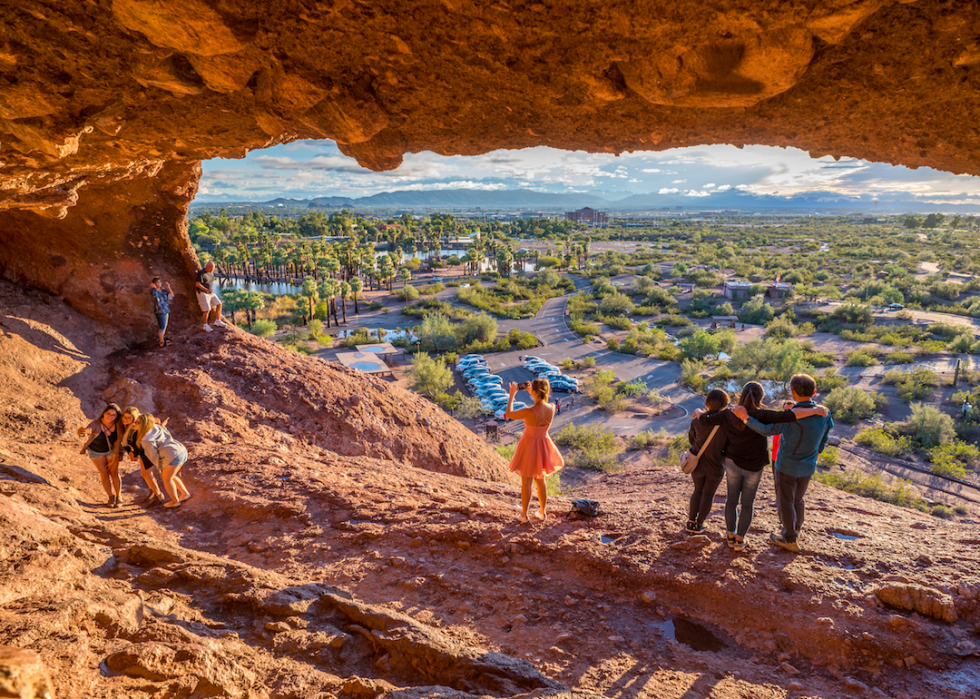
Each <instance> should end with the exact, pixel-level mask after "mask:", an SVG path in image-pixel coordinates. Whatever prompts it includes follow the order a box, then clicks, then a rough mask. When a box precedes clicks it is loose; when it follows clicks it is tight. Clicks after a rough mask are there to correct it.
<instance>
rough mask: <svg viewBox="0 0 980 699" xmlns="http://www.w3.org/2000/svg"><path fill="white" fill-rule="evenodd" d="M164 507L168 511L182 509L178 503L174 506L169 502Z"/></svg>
mask: <svg viewBox="0 0 980 699" xmlns="http://www.w3.org/2000/svg"><path fill="white" fill-rule="evenodd" d="M163 507H164V508H165V509H167V510H176V509H177V508H178V507H180V503H179V502H178V503H176V504H174V503H173V502H168V503H167V504H166V505H164V506H163Z"/></svg>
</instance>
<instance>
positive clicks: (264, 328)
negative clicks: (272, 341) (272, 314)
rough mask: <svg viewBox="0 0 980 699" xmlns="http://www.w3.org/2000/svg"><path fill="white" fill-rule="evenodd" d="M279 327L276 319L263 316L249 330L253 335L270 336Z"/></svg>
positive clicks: (321, 327) (321, 325) (321, 326)
mask: <svg viewBox="0 0 980 699" xmlns="http://www.w3.org/2000/svg"><path fill="white" fill-rule="evenodd" d="M311 322H312V321H311ZM278 329H279V327H278V326H277V325H276V323H275V321H273V320H267V319H265V318H261V319H259V320H257V321H255V322H254V323H252V327H251V328H249V329H248V331H249V332H250V333H252V334H253V335H258V336H259V337H270V336H271V335H272V334H273V333H275V332H276V330H278ZM320 330H321V331H322V330H323V324H322V323H321V324H320Z"/></svg>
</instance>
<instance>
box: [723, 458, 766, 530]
mask: <svg viewBox="0 0 980 699" xmlns="http://www.w3.org/2000/svg"><path fill="white" fill-rule="evenodd" d="M725 476H726V478H727V480H728V499H727V500H726V501H725V526H726V527H727V528H728V531H730V532H735V535H736V536H737V537H738V538H740V539H744V538H745V534H746V533H747V532H748V531H749V527H750V526H751V524H752V513H753V505H754V504H755V494H756V491H758V490H759V481H761V480H762V471H746V470H745V469H744V468H740V467H738V466H736V465H735V462H734V461H732V460H731V459H725ZM739 502H741V505H742V511H741V512H739V511H738V506H739ZM736 520H738V526H737V527H736Z"/></svg>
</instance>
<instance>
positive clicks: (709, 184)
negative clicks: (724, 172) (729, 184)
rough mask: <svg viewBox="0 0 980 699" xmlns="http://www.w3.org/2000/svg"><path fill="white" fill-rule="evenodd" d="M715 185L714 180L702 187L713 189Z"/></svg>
mask: <svg viewBox="0 0 980 699" xmlns="http://www.w3.org/2000/svg"><path fill="white" fill-rule="evenodd" d="M714 186H715V183H714V182H709V183H708V184H706V185H703V186H702V187H701V189H713V188H714Z"/></svg>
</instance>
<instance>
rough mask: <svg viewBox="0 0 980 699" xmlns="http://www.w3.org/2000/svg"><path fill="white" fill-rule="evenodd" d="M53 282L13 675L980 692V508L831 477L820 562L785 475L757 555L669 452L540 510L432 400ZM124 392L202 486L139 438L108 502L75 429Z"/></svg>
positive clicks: (31, 438) (19, 426) (0, 423)
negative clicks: (159, 338)
mask: <svg viewBox="0 0 980 699" xmlns="http://www.w3.org/2000/svg"><path fill="white" fill-rule="evenodd" d="M44 296H45V295H44V294H42V293H40V292H37V291H31V290H28V291H25V290H23V289H19V288H16V287H14V286H13V285H11V284H8V283H0V308H3V309H4V310H3V313H2V314H0V395H2V396H3V398H4V400H3V404H2V405H0V643H2V644H5V645H8V646H12V647H14V648H16V649H20V650H9V649H6V648H3V647H0V694H3V693H4V692H6V693H7V694H12V695H13V696H28V697H38V698H39V699H40V697H43V696H45V692H48V691H49V690H50V689H52V688H53V696H54V697H58V698H64V697H82V696H84V697H91V698H93V699H110V698H111V697H121V696H122V697H127V699H150V698H151V697H161V696H162V697H242V698H245V697H248V698H250V699H328V698H329V699H333V698H338V699H340V698H343V699H351V698H357V697H364V698H369V697H377V696H380V695H385V696H386V697H392V698H397V699H421V698H422V697H443V698H445V699H467V698H468V697H469V698H471V697H473V696H489V697H519V696H528V695H529V694H531V693H533V695H534V696H544V697H549V696H554V697H574V696H580V697H593V696H610V695H612V694H616V693H619V694H623V695H624V696H627V697H638V698H640V697H647V696H650V697H664V696H684V695H687V696H699V697H700V696H705V697H707V696H710V697H712V698H713V699H740V698H743V697H773V698H776V697H785V696H820V697H825V698H827V699H844V698H847V699H851V698H852V697H855V696H865V695H867V696H875V695H876V694H877V692H883V693H884V694H885V695H886V696H892V697H904V696H943V697H949V698H950V699H967V697H969V698H970V699H972V698H973V696H974V695H975V687H976V679H977V678H978V677H980V663H978V657H980V655H978V653H980V635H978V634H980V609H978V606H977V600H978V599H980V561H978V560H977V557H976V556H975V555H972V553H971V552H972V551H973V549H974V548H975V547H976V545H977V543H978V541H980V539H978V537H977V528H978V526H980V525H978V524H977V521H976V516H975V513H974V515H973V517H970V518H963V519H959V521H955V522H944V521H940V520H937V519H935V518H933V517H930V516H929V515H926V514H923V513H918V512H915V511H908V510H902V509H899V508H895V507H892V506H889V505H885V504H882V503H877V502H874V501H869V500H864V499H861V498H857V497H854V496H849V495H846V494H843V493H840V492H838V491H835V490H832V489H829V488H824V487H822V486H820V485H819V484H814V485H813V486H811V489H810V491H809V492H808V504H809V509H808V511H807V522H806V526H805V529H804V533H803V538H802V541H803V549H804V550H803V552H802V553H801V554H800V555H799V556H796V557H794V556H792V555H791V554H788V553H785V552H782V551H780V550H777V549H774V548H771V547H769V546H768V545H767V544H766V543H765V542H764V537H765V535H766V534H767V532H768V531H770V530H771V529H772V528H774V527H775V519H776V517H775V510H774V508H773V505H772V499H771V493H772V483H771V479H770V478H768V476H767V478H766V479H765V480H764V481H763V485H762V490H761V493H760V498H759V501H758V503H757V512H756V520H755V528H753V530H751V531H750V534H749V550H748V551H747V552H746V553H745V554H738V555H736V554H733V553H732V552H731V551H730V550H729V549H728V548H727V547H726V546H725V544H724V541H723V537H724V535H723V532H722V530H721V525H720V524H719V522H720V517H721V513H720V510H721V505H720V504H717V505H716V507H715V512H714V514H713V515H712V517H711V518H710V520H709V524H710V525H711V530H710V531H709V533H708V534H707V535H704V536H696V537H687V536H685V535H683V534H681V532H680V529H681V526H682V524H683V521H684V508H685V502H686V499H687V496H688V494H689V492H690V491H689V488H690V486H689V480H688V479H687V478H685V477H684V476H682V475H681V474H679V473H677V472H675V471H673V470H668V469H664V468H661V467H658V466H657V465H656V464H651V465H650V467H649V468H641V469H638V470H632V471H629V472H627V473H623V474H612V475H607V476H604V477H602V478H601V479H600V480H598V481H596V482H594V483H593V484H592V485H591V486H590V487H589V488H588V490H587V491H586V492H580V493H576V494H574V495H573V497H574V496H580V495H585V496H588V497H593V498H596V499H598V500H600V501H601V503H602V510H603V515H602V516H601V517H600V518H597V519H595V520H589V521H571V520H568V521H566V520H565V519H564V518H562V517H561V515H562V514H563V513H564V512H566V511H567V510H568V507H569V502H568V500H569V498H568V496H559V497H556V498H553V499H552V501H551V502H552V512H553V516H552V517H551V518H549V520H548V522H547V523H546V524H542V525H534V526H527V525H520V524H518V522H517V514H518V510H517V505H518V500H519V487H518V486H517V485H516V484H511V483H508V482H504V481H501V480H499V479H500V478H501V477H503V476H504V471H503V468H504V467H503V463H502V461H501V460H500V459H499V458H498V457H497V456H496V455H495V454H493V453H492V452H488V451H487V450H486V449H485V448H484V447H483V446H482V444H480V442H479V441H476V440H474V439H473V438H472V437H470V436H468V435H467V434H466V433H465V431H463V430H461V429H460V428H459V427H458V426H454V425H452V424H451V421H450V420H449V419H448V418H447V417H446V416H444V415H440V414H439V413H438V411H437V410H435V409H430V408H427V407H426V405H425V404H424V402H421V401H420V399H418V398H413V397H411V396H408V395H407V394H404V393H402V392H399V391H387V390H383V389H382V388H381V387H379V386H378V385H376V384H375V383H374V382H373V381H371V380H364V379H363V378H361V377H358V376H357V375H355V374H351V373H347V372H346V371H344V370H342V369H338V368H335V367H326V366H324V365H322V364H320V363H318V362H313V361H312V360H309V359H308V358H305V357H302V356H300V355H297V354H295V353H290V352H286V351H284V350H281V349H279V348H276V347H274V346H271V345H269V344H268V343H265V342H264V341H262V340H257V339H254V338H249V337H242V336H239V335H238V334H237V333H235V334H232V335H230V336H228V337H224V338H220V339H219V338H217V337H215V336H213V335H211V336H206V337H205V336H204V335H198V336H193V337H190V338H184V339H178V342H177V344H175V345H172V346H171V347H169V348H167V349H166V350H157V349H151V350H149V351H146V352H142V351H138V350H130V349H126V348H125V347H123V346H122V343H121V341H120V338H119V337H118V335H117V334H115V332H114V331H113V329H112V328H111V327H108V326H106V325H104V324H102V323H100V322H97V321H93V320H91V319H89V318H87V317H86V316H83V315H81V314H79V313H77V312H75V311H73V310H71V309H70V308H68V307H67V306H65V305H64V304H51V303H45V302H44V300H43V297H44ZM108 399H114V400H117V401H119V402H120V403H122V404H129V403H134V404H136V405H138V406H140V407H141V408H143V409H144V410H152V411H155V413H156V414H157V415H159V416H161V417H164V416H166V417H169V418H170V426H171V428H172V430H173V432H174V434H175V435H176V436H177V437H178V438H179V439H181V440H183V441H184V442H185V443H186V444H187V445H188V448H189V452H190V459H189V461H188V463H187V465H186V466H185V467H184V470H183V472H182V477H183V478H184V480H185V482H186V483H187V485H188V487H189V488H190V490H191V492H192V493H193V499H192V500H190V501H188V502H186V503H185V504H184V505H183V506H182V507H181V508H179V509H178V510H176V511H171V510H162V509H144V508H142V507H141V506H140V505H139V504H137V503H138V500H139V499H140V498H141V497H142V496H143V495H144V494H145V492H146V490H145V486H144V485H143V482H142V479H141V478H140V476H139V473H138V470H137V468H136V467H135V466H134V465H132V464H128V463H124V464H123V467H122V469H121V472H122V474H123V506H122V507H121V508H119V509H107V508H105V507H104V506H103V504H102V503H103V502H104V495H103V494H102V491H101V487H100V485H99V481H98V478H97V475H96V473H95V471H94V469H93V467H92V466H91V464H90V463H89V461H88V459H86V458H85V457H83V456H80V455H79V454H78V447H79V443H78V440H77V438H76V437H75V436H74V428H75V427H76V426H77V425H78V424H79V423H81V422H82V421H83V420H84V417H85V416H86V415H87V416H91V415H92V414H93V413H94V412H95V411H96V410H98V409H99V408H100V407H101V405H102V403H103V402H104V401H105V400H108ZM406 423H409V424H406ZM426 423H428V424H426ZM556 515H557V516H556ZM25 650H27V651H31V652H26V653H25V652H23V651H25ZM33 653H36V654H39V656H40V661H41V663H43V666H42V665H39V662H38V656H37V655H34V654H33ZM45 668H46V670H47V672H45ZM15 682H16V683H18V684H16V685H14V683H15ZM876 690H877V691H876Z"/></svg>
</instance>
